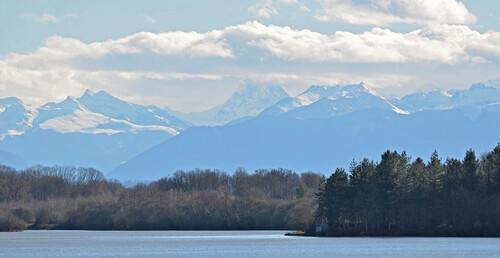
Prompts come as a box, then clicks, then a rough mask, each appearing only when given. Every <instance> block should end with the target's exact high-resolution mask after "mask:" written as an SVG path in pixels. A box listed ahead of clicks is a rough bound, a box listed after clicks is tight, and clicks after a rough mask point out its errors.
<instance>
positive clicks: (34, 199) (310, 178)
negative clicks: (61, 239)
mask: <svg viewBox="0 0 500 258" xmlns="http://www.w3.org/2000/svg"><path fill="white" fill-rule="evenodd" d="M322 180H324V177H323V176H322V175H320V174H317V173H313V172H307V173H303V174H300V175H299V174H297V173H295V172H293V171H291V170H286V169H271V170H267V169H261V170H257V171H255V172H254V173H252V174H249V173H247V172H246V171H245V170H244V169H238V170H237V171H236V172H235V173H234V174H233V175H228V174H227V173H225V172H222V171H219V170H209V169H207V170H200V169H196V170H192V171H186V172H185V171H177V172H175V173H174V174H173V175H172V176H169V177H165V178H161V179H159V180H157V181H154V182H151V183H149V184H137V185H135V186H133V187H131V188H126V187H123V185H122V184H120V182H118V181H116V180H107V179H106V178H105V177H104V176H103V174H102V173H101V172H100V171H97V170H95V169H92V168H75V167H71V166H54V167H44V166H36V167H32V168H29V169H26V170H21V171H16V170H15V169H13V168H11V167H6V166H0V231H13V230H24V229H85V230H112V229H113V230H183V229H207V230H221V229H231V230H232V229H235V230H236V229H238V230H245V229H246V230H253V229H295V228H302V229H305V228H307V227H310V225H312V224H314V211H315V209H316V206H317V204H316V202H315V193H316V190H317V189H318V186H319V185H320V183H321V181H322Z"/></svg>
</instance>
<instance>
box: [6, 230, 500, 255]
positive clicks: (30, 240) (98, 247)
mask: <svg viewBox="0 0 500 258" xmlns="http://www.w3.org/2000/svg"><path fill="white" fill-rule="evenodd" d="M284 233H286V232H284V231H39V230H37V231H29V230H28V231H23V232H2V233H0V256H2V257H4V256H7V257H29V256H36V257H98V256H107V257H109V256H120V257H123V256H128V257H137V256H142V257H151V256H161V257H165V256H168V257H292V256H294V257H353V256H356V257H500V238H413V237H397V238H381V237H378V238H315V237H285V236H284V235H283V234H284Z"/></svg>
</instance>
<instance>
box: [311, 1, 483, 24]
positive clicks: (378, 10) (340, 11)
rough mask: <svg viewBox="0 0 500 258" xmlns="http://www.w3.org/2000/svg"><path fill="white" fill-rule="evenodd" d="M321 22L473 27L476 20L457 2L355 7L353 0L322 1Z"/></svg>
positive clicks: (407, 2) (379, 3)
mask: <svg viewBox="0 0 500 258" xmlns="http://www.w3.org/2000/svg"><path fill="white" fill-rule="evenodd" d="M320 3H321V5H322V10H320V11H319V12H318V13H317V14H316V19H318V20H320V21H325V22H326V21H332V22H342V23H349V24H358V25H375V26H387V25H389V24H391V23H410V24H428V23H445V24H472V23H475V22H476V21H477V18H476V17H475V16H474V15H473V14H472V13H470V12H469V10H468V9H467V7H466V6H465V5H464V4H463V3H462V2H460V1H457V0H370V1H369V3H366V4H355V3H354V2H353V1H352V0H320Z"/></svg>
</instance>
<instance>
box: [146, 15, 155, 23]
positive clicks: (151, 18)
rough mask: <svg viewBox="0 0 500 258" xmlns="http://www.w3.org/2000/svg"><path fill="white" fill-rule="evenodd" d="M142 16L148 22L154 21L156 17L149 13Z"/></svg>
mask: <svg viewBox="0 0 500 258" xmlns="http://www.w3.org/2000/svg"><path fill="white" fill-rule="evenodd" d="M143 16H144V19H145V20H146V21H147V22H150V23H156V22H157V21H156V19H155V18H154V17H152V16H149V15H143Z"/></svg>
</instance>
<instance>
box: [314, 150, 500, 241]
mask: <svg viewBox="0 0 500 258" xmlns="http://www.w3.org/2000/svg"><path fill="white" fill-rule="evenodd" d="M318 202H319V207H318V210H317V212H316V218H317V220H318V221H323V222H327V223H328V224H329V228H328V230H326V231H324V232H322V233H321V234H324V235H331V236H345V235H351V236H363V235H366V236H402V235H404V236H500V145H498V146H497V147H496V148H495V149H494V150H493V151H492V152H489V153H487V154H485V155H483V156H482V157H481V158H480V159H478V158H477V157H476V155H475V153H474V151H472V150H469V151H467V153H466V154H465V157H464V159H463V160H458V159H446V160H445V161H444V162H443V161H442V160H441V159H440V158H439V157H438V155H437V153H436V152H434V153H433V154H432V156H431V158H430V160H429V161H428V162H427V163H425V162H424V161H423V160H422V159H421V158H417V159H415V160H414V161H411V160H410V158H409V157H408V156H407V155H406V153H405V152H403V153H401V154H399V153H397V152H395V151H394V152H391V151H387V152H385V153H384V154H383V155H382V158H381V161H380V162H379V163H375V162H373V161H370V160H368V159H364V160H363V161H361V162H353V164H352V165H351V168H350V171H349V173H347V172H346V171H345V170H343V169H337V170H336V171H335V173H334V174H332V175H331V176H330V177H329V178H328V179H327V180H326V183H325V184H324V185H322V187H321V188H320V191H319V193H318Z"/></svg>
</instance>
